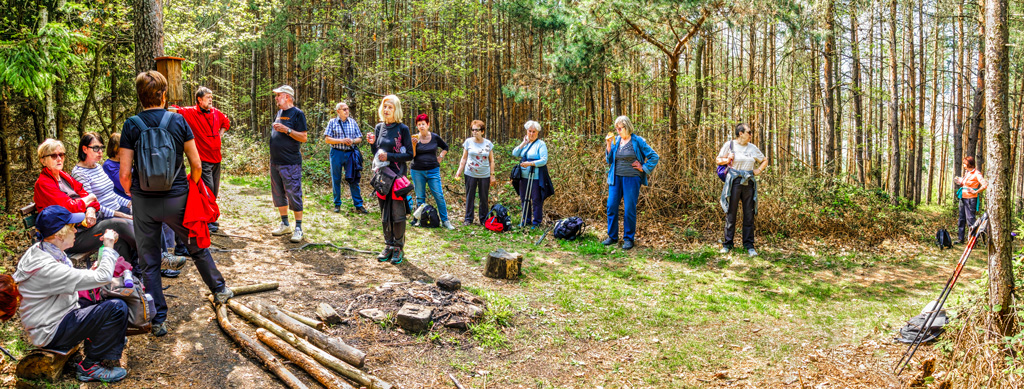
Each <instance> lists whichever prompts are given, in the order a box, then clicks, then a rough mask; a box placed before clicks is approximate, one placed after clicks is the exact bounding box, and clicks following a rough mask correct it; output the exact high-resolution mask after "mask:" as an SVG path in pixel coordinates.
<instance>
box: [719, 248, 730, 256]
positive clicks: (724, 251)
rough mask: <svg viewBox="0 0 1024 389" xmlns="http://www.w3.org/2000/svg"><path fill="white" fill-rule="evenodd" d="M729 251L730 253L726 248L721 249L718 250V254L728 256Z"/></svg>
mask: <svg viewBox="0 0 1024 389" xmlns="http://www.w3.org/2000/svg"><path fill="white" fill-rule="evenodd" d="M730 251H732V249H731V248H728V247H722V248H720V249H718V253H719V254H728V253H729V252H730Z"/></svg>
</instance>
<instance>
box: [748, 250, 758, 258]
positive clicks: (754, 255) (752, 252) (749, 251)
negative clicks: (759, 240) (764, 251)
mask: <svg viewBox="0 0 1024 389" xmlns="http://www.w3.org/2000/svg"><path fill="white" fill-rule="evenodd" d="M747 255H749V256H751V257H756V256H757V250H754V249H753V248H749V249H747Z"/></svg>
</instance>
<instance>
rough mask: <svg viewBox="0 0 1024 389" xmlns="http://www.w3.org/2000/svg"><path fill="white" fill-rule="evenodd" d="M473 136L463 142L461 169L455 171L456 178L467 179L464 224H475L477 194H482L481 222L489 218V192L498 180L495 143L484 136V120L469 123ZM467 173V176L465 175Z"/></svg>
mask: <svg viewBox="0 0 1024 389" xmlns="http://www.w3.org/2000/svg"><path fill="white" fill-rule="evenodd" d="M469 127H470V131H471V132H472V134H473V136H472V137H470V138H468V139H466V141H465V142H462V160H461V161H459V170H458V171H457V172H455V179H456V180H462V179H463V178H464V179H465V184H466V216H465V218H464V220H463V224H465V225H470V224H473V205H474V204H473V203H474V198H475V197H476V195H477V194H479V195H480V209H479V217H480V219H479V220H480V224H484V220H486V219H487V212H488V211H490V209H489V207H488V206H487V194H488V192H490V187H491V186H492V185H494V183H495V182H497V181H496V180H495V179H494V169H492V168H491V167H492V166H497V165H495V164H494V144H493V143H491V141H489V140H487V139H486V138H484V130H485V126H484V122H483V121H480V120H474V121H473V122H472V123H470V125H469ZM463 173H465V177H463Z"/></svg>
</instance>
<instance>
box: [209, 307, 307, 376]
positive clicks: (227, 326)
mask: <svg viewBox="0 0 1024 389" xmlns="http://www.w3.org/2000/svg"><path fill="white" fill-rule="evenodd" d="M209 300H210V302H211V303H212V302H213V296H210V297H209ZM214 305H215V308H214V310H215V311H217V323H220V328H221V329H222V330H224V332H226V333H227V334H228V336H231V339H234V340H235V343H238V345H239V346H242V348H243V349H245V350H247V351H249V352H250V353H251V354H253V355H255V356H256V357H257V358H259V359H260V361H262V362H263V364H264V365H265V366H266V367H267V368H268V369H270V371H272V372H274V374H276V375H277V377H278V378H280V379H281V381H284V383H285V384H286V385H288V387H290V388H307V386H306V385H305V384H303V383H302V381H299V379H298V377H295V375H294V374H292V372H291V371H288V369H287V368H285V367H284V364H283V363H281V360H279V359H277V357H275V356H274V354H271V353H270V350H267V348H266V347H263V346H262V345H260V343H259V342H256V341H255V340H253V339H252V338H250V337H249V335H246V334H244V333H242V332H240V331H238V330H237V329H235V326H234V325H232V324H231V321H229V320H228V312H227V309H226V308H224V304H214Z"/></svg>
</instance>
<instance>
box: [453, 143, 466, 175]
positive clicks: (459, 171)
mask: <svg viewBox="0 0 1024 389" xmlns="http://www.w3.org/2000/svg"><path fill="white" fill-rule="evenodd" d="M467 159H469V150H466V149H462V160H461V161H459V170H457V171H456V172H455V179H456V180H461V179H462V170H464V169H465V168H466V160H467Z"/></svg>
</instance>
